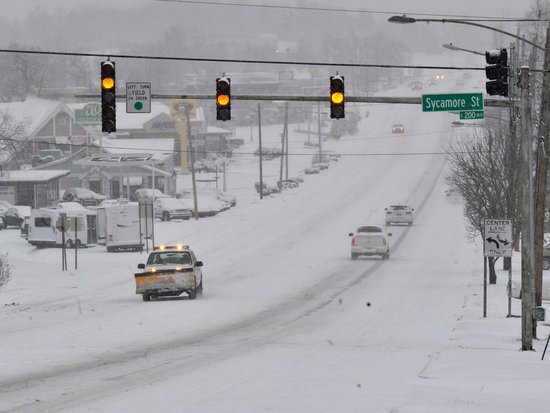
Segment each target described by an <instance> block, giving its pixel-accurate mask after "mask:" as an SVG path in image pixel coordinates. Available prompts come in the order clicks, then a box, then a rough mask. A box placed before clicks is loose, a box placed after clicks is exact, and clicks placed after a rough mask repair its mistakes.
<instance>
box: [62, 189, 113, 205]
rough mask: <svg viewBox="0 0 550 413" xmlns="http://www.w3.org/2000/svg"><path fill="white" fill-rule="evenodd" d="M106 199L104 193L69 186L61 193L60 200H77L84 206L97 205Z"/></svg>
mask: <svg viewBox="0 0 550 413" xmlns="http://www.w3.org/2000/svg"><path fill="white" fill-rule="evenodd" d="M105 199H107V197H106V196H105V195H99V194H96V193H95V192H94V191H91V190H89V189H85V188H69V189H67V190H66V191H65V193H64V194H63V198H62V201H68V202H73V201H74V202H78V203H80V204H82V205H84V206H86V207H87V206H98V205H99V204H100V203H101V202H102V201H104V200H105Z"/></svg>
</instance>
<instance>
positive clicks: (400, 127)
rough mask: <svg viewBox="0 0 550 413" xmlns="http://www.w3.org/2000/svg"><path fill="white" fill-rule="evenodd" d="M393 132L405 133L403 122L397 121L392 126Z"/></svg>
mask: <svg viewBox="0 0 550 413" xmlns="http://www.w3.org/2000/svg"><path fill="white" fill-rule="evenodd" d="M391 133H405V126H403V124H402V123H395V124H394V125H393V126H392V127H391Z"/></svg>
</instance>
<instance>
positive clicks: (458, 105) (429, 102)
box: [422, 93, 483, 112]
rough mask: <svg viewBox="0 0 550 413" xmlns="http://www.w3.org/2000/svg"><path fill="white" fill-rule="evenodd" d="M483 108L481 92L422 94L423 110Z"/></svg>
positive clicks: (441, 110) (443, 110) (446, 110)
mask: <svg viewBox="0 0 550 413" xmlns="http://www.w3.org/2000/svg"><path fill="white" fill-rule="evenodd" d="M462 110H483V94H482V93H453V94H444V95H422V111H423V112H448V111H462Z"/></svg>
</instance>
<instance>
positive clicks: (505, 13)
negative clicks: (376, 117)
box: [0, 0, 531, 17]
mask: <svg viewBox="0 0 550 413" xmlns="http://www.w3.org/2000/svg"><path fill="white" fill-rule="evenodd" d="M216 1H217V0H216ZM219 1H220V2H224V1H226V0H219ZM226 2H227V1H226ZM231 2H232V3H248V4H269V5H284V6H288V5H296V4H307V5H308V6H315V5H319V6H322V7H330V8H356V9H362V10H378V11H390V12H399V13H405V12H407V13H436V14H442V15H444V14H464V15H480V14H483V15H487V16H495V17H510V16H517V17H523V15H524V13H525V11H526V10H527V9H528V8H529V7H530V4H531V1H530V0H520V1H518V0H482V1H479V0H460V1H456V0H453V1H451V0H443V1H442V0H338V1H326V0H317V1H315V0H309V1H307V2H303V1H292V0H277V1H265V0H237V1H231ZM154 3H157V4H158V7H167V6H169V5H168V4H161V3H160V2H156V1H155V0H48V1H44V0H2V3H1V6H0V9H1V10H2V15H3V16H5V17H22V16H24V15H25V14H26V13H28V12H29V11H30V10H32V9H34V8H37V7H41V8H44V9H49V10H52V9H56V8H62V9H67V8H77V7H82V6H95V7H118V8H136V7H138V6H141V5H147V4H149V5H150V4H154Z"/></svg>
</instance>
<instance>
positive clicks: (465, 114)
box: [460, 110, 485, 120]
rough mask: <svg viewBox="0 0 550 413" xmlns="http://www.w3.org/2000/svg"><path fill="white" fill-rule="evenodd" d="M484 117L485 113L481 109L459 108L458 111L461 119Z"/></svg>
mask: <svg viewBox="0 0 550 413" xmlns="http://www.w3.org/2000/svg"><path fill="white" fill-rule="evenodd" d="M484 117H485V114H484V113H483V111H482V110H461V111H460V119H462V120H468V119H483V118H484Z"/></svg>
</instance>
